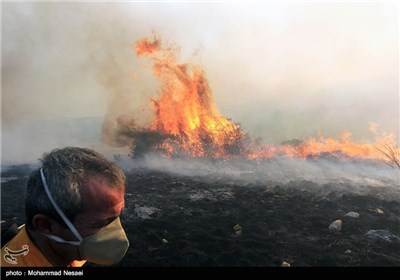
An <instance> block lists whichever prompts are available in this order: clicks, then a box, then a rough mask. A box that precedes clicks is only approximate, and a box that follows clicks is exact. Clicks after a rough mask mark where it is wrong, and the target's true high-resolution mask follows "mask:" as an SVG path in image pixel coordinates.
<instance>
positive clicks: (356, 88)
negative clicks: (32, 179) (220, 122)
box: [1, 1, 400, 162]
mask: <svg viewBox="0 0 400 280" xmlns="http://www.w3.org/2000/svg"><path fill="white" fill-rule="evenodd" d="M1 21H2V22H1V23H2V24H1V26H2V30H1V51H2V56H1V66H2V68H1V69H2V71H1V74H2V75H1V86H2V87H1V120H2V121H1V125H2V127H1V131H2V142H1V144H2V162H7V161H12V160H13V159H14V160H15V159H16V158H17V157H20V156H22V155H24V156H25V157H37V156H38V155H40V153H42V152H44V151H46V150H48V149H51V148H53V147H54V146H56V145H61V144H71V143H73V144H79V141H80V140H79V139H78V138H79V137H78V138H77V137H76V135H81V134H82V133H85V132H82V131H80V130H79V131H77V130H76V128H73V125H72V124H71V125H70V126H67V127H64V129H63V131H62V132H60V131H59V130H57V131H54V129H53V130H44V129H43V127H42V126H44V125H46V124H49V123H53V122H52V121H53V120H55V121H56V123H58V122H57V121H58V120H60V119H61V120H70V119H82V118H88V117H98V118H100V119H101V118H104V116H105V115H106V114H107V112H108V110H109V109H110V104H114V108H115V104H116V103H117V106H118V110H117V111H118V113H120V114H128V115H129V114H141V113H143V112H142V111H141V110H142V108H144V107H146V106H148V104H149V98H150V97H152V96H155V95H157V89H158V84H157V81H156V80H155V79H154V77H152V75H151V71H150V66H151V65H150V63H149V61H146V59H143V58H137V57H136V56H135V53H134V45H135V43H136V42H137V40H139V39H140V38H142V37H151V36H152V34H153V33H156V34H158V35H159V37H160V38H161V40H162V41H163V42H165V43H167V44H173V45H175V46H178V47H179V48H180V51H181V54H180V57H179V61H181V62H182V63H194V64H198V65H200V67H201V68H202V69H203V70H204V72H205V75H206V77H207V79H208V82H209V85H210V88H211V90H212V92H213V96H214V100H215V103H216V106H217V108H218V109H219V111H220V112H221V113H222V114H223V115H224V116H226V117H228V118H230V119H232V121H234V122H236V123H239V124H240V125H241V127H242V129H243V130H245V131H246V132H249V133H250V134H251V135H253V136H256V137H262V138H263V139H265V141H266V142H269V143H279V142H281V141H285V140H289V139H294V138H296V139H305V138H308V137H311V136H315V135H317V134H318V133H322V134H324V135H326V136H333V137H334V136H338V135H339V133H340V132H341V131H350V132H352V134H353V137H354V138H355V139H358V140H361V141H372V139H373V138H374V135H373V133H372V132H371V131H369V127H370V123H371V122H373V123H376V124H377V125H378V126H377V127H378V129H377V130H378V132H389V133H394V134H395V135H396V136H398V135H399V129H400V128H399V106H400V103H399V4H398V2H397V1H379V2H378V1H377V2H374V1H368V2H367V1H366V2H363V1H356V2H346V1H343V2H340V1H339V2H327V1H324V2H323V1H305V2H302V1H291V2H285V1H273V2H268V1H262V2H260V1H254V2H252V1H250V2H248V1H243V2H237V1H236V2H232V1H224V2H212V1H210V2H185V1H183V2H163V3H161V2H119V3H116V2H103V3H100V2H85V3H84V2H79V1H78V2H70V3H63V2H54V3H51V2H42V3H39V2H25V3H22V2H21V3H17V2H3V3H2V16H1ZM93 127H94V126H93ZM96 127H98V126H96ZM69 130H71V131H72V132H73V133H72V132H71V133H69ZM87 133H89V131H87ZM91 133H94V134H93V135H98V133H97V132H96V131H95V132H91ZM32 135H33V136H32ZM69 136H70V137H71V139H68V138H69ZM60 137H61V138H62V141H61V142H60ZM72 138H74V139H72ZM85 139H86V140H85V141H89V140H88V139H91V140H90V141H92V140H93V139H92V138H91V137H86V138H85ZM28 150H29V156H28Z"/></svg>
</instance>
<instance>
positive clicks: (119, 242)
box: [40, 168, 129, 265]
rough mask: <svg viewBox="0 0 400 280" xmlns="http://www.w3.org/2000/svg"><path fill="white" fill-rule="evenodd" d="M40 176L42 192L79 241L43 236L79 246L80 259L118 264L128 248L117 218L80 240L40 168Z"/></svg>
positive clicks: (105, 263)
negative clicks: (53, 195)
mask: <svg viewBox="0 0 400 280" xmlns="http://www.w3.org/2000/svg"><path fill="white" fill-rule="evenodd" d="M40 176H41V179H42V183H43V186H44V190H45V192H46V195H47V197H48V198H49V200H50V202H51V204H52V205H53V207H54V209H55V210H56V211H57V213H58V214H59V215H60V216H61V218H62V220H63V221H64V222H65V223H66V224H67V226H68V228H69V229H70V230H71V231H72V233H73V234H74V235H75V237H76V238H77V239H78V240H79V241H67V240H64V239H62V238H60V237H58V236H55V235H50V234H45V236H46V237H47V238H49V239H51V240H53V241H56V242H60V243H66V244H70V245H75V246H79V253H80V255H81V258H82V259H85V260H88V261H90V262H93V263H97V264H103V265H110V264H114V263H117V262H119V261H120V260H121V259H122V258H123V257H124V255H125V253H126V251H127V250H128V247H129V241H128V238H127V237H126V234H125V231H124V229H123V228H122V225H121V222H120V219H119V218H117V219H115V220H114V221H113V222H111V223H110V224H108V225H107V226H106V227H104V228H102V229H101V230H100V231H98V232H97V233H95V234H93V235H90V236H87V237H85V238H82V236H81V235H80V234H79V232H78V231H77V230H76V228H75V227H74V225H73V224H72V223H71V222H70V221H69V219H68V218H67V217H66V216H65V214H64V213H63V211H62V210H61V209H60V207H58V205H57V203H56V202H55V200H54V199H53V197H52V195H51V193H50V191H49V187H48V186H47V182H46V178H45V177H44V174H43V169H42V168H41V169H40Z"/></svg>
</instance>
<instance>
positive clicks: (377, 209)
mask: <svg viewBox="0 0 400 280" xmlns="http://www.w3.org/2000/svg"><path fill="white" fill-rule="evenodd" d="M369 211H371V212H374V213H376V214H379V215H383V214H385V212H383V210H382V209H380V208H375V209H369Z"/></svg>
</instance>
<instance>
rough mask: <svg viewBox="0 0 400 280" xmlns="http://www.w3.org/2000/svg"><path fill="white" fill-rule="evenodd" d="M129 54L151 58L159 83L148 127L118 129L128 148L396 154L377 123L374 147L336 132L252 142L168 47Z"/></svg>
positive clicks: (150, 45) (140, 45)
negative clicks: (269, 142)
mask: <svg viewBox="0 0 400 280" xmlns="http://www.w3.org/2000/svg"><path fill="white" fill-rule="evenodd" d="M135 51H136V54H137V56H143V57H148V58H150V59H151V61H152V63H153V68H152V69H153V73H154V75H155V77H156V78H157V79H158V80H159V81H160V89H159V98H155V99H151V102H152V104H153V111H154V119H153V120H152V122H151V124H150V125H149V126H148V127H147V128H144V129H143V128H141V129H138V128H137V127H135V125H133V126H132V125H131V124H129V123H128V122H126V123H125V122H121V124H120V125H121V127H122V129H121V128H120V130H122V131H124V132H123V133H122V134H123V135H124V136H129V137H132V138H133V139H134V141H133V143H134V146H135V145H136V147H139V148H142V149H143V150H148V149H149V148H150V149H153V150H156V151H158V152H159V153H161V154H162V155H165V156H173V155H187V156H192V157H214V158H223V159H229V158H233V157H242V158H248V159H270V158H274V157H296V158H303V159H307V158H317V157H323V156H329V157H336V158H340V159H346V158H361V159H382V151H385V147H394V148H391V149H390V151H395V152H396V153H395V154H396V155H399V154H400V151H398V148H397V147H398V145H397V144H396V139H395V137H394V135H393V134H389V133H383V134H381V135H379V134H378V133H377V130H378V124H376V123H373V122H371V123H370V131H371V132H372V133H374V134H375V136H376V140H375V143H362V142H355V141H353V140H352V139H351V133H350V132H342V134H341V135H340V136H339V137H338V138H331V137H324V136H319V137H315V138H314V137H312V138H309V139H306V140H304V141H301V140H294V141H286V143H282V144H281V145H266V144H261V143H255V142H256V141H254V140H252V139H251V138H250V137H249V136H248V135H247V134H246V133H244V132H243V131H242V130H241V128H240V126H239V125H237V124H235V123H234V122H232V121H231V120H229V119H228V118H226V117H224V116H223V115H221V114H220V113H219V111H218V110H217V108H216V106H215V104H214V101H213V96H212V92H211V89H210V87H209V85H208V82H207V79H206V77H205V75H204V72H203V71H202V70H201V68H200V67H199V66H197V65H192V64H181V63H178V61H177V55H176V52H175V51H174V50H173V49H172V48H163V47H162V44H161V40H160V39H159V38H157V37H156V36H154V38H153V39H148V38H142V39H140V40H139V41H138V42H137V43H136V45H135ZM386 149H387V148H386ZM390 155H391V154H390ZM396 160H398V158H396Z"/></svg>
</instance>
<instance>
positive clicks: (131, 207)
mask: <svg viewBox="0 0 400 280" xmlns="http://www.w3.org/2000/svg"><path fill="white" fill-rule="evenodd" d="M31 168H32V167H31V166H29V165H18V166H12V167H10V168H7V169H6V170H3V171H2V184H1V220H2V221H7V222H9V221H14V222H16V223H18V224H22V223H24V189H25V184H26V181H27V178H28V175H29V173H30V171H31ZM126 174H127V178H128V181H127V190H126V196H125V203H126V206H125V211H124V213H123V214H122V216H121V220H122V224H123V226H124V228H125V230H126V232H127V236H128V238H129V240H130V243H131V246H130V248H129V250H128V252H127V254H126V256H125V258H124V259H123V260H122V261H121V263H119V264H118V266H124V267H276V266H285V265H286V266H288V265H290V266H292V267H321V266H323V267H326V266H329V267H353V266H373V267H382V266H392V267H393V266H396V267H398V266H400V200H399V197H400V195H399V191H398V189H396V186H394V188H393V189H387V188H386V189H383V188H381V189H379V188H372V187H369V186H368V185H365V186H362V187H363V188H365V189H368V188H370V189H371V191H370V192H365V193H364V194H361V193H356V192H346V191H343V189H345V188H346V187H347V186H343V185H341V187H340V188H338V187H337V186H336V185H335V184H332V183H331V184H319V183H318V182H312V181H306V180H298V181H290V182H286V183H279V182H272V181H271V182H257V181H254V182H247V183H246V182H244V181H235V180H227V179H226V177H218V176H214V177H212V178H210V177H205V176H183V175H172V174H171V173H167V172H157V171H154V170H149V169H146V168H136V169H130V170H129V171H128V170H127V171H126ZM338 184H339V183H338ZM391 192H392V193H391ZM383 194H384V195H383ZM348 212H357V213H358V214H359V217H358V218H354V217H349V216H346V214H347V213H348ZM338 219H340V220H341V221H342V226H341V230H331V229H329V226H330V224H331V223H332V222H334V221H335V220H338Z"/></svg>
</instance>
